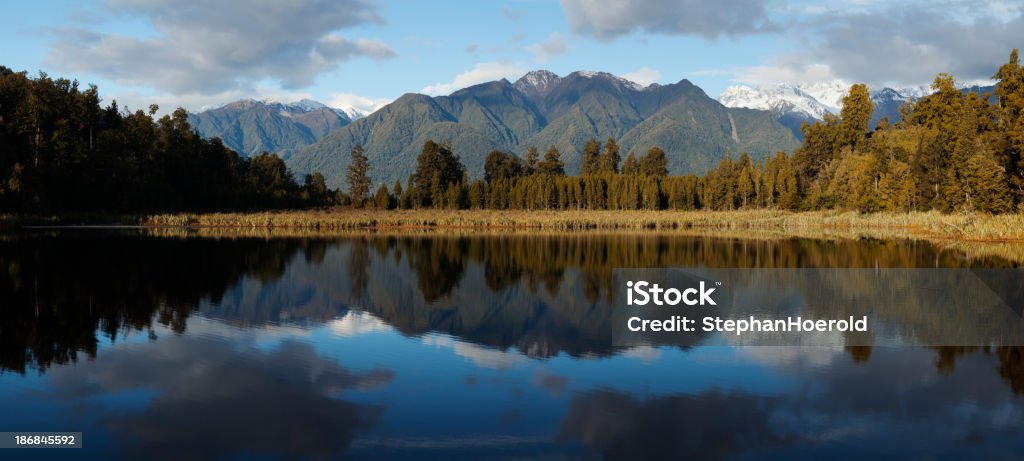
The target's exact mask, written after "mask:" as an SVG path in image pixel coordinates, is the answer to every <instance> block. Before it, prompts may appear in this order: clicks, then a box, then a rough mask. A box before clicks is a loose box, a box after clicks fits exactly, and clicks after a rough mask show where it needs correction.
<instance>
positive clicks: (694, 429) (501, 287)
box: [0, 230, 1024, 460]
mask: <svg viewBox="0 0 1024 461" xmlns="http://www.w3.org/2000/svg"><path fill="white" fill-rule="evenodd" d="M1016 265H1017V264H1016V263H1014V262H1013V261H1008V260H1004V259H1000V258H999V257H994V256H993V257H986V258H971V257H967V256H965V255H963V254H961V253H958V252H956V251H949V250H939V249H937V248H936V247H934V246H932V245H930V244H927V243H922V242H914V241H881V240H840V241H821V240H806V239H789V240H736V239H718V238H712V237H687V236H665V235H653V234H651V235H622V234H610V235H608V234H605V235H594V234H570V235H562V236H558V235H548V236H535V235H534V236H530V235H505V236H501V235H490V236H486V235H484V236H473V235H470V236H459V237H456V236H439V235H429V234H427V235H418V236H416V235H403V236H374V235H364V236H355V237H350V238H331V239H313V238H311V239H299V238H290V239H284V238H281V239H263V238H259V239H257V238H220V239H214V238H200V237H190V238H169V237H157V236H146V235H142V234H141V233H136V232H134V231H100V230H70V231H59V232H51V231H38V232H29V233H23V234H19V235H14V236H7V237H4V238H2V239H0V300H2V301H0V302H2V304H0V306H2V307H0V431H81V432H83V433H84V445H85V447H84V448H83V449H79V450H52V449H51V450H32V451H29V450H0V459H22V458H25V459H87V458H90V459H174V460H178V459H307V458H312V459H337V458H345V459H347V458H358V459H363V458H373V459H423V458H428V459H517V458H542V459H578V458H585V459H707V460H720V459H787V460H788V459H890V458H896V459H906V458H914V459H1021V458H1022V457H1024V348H1021V347H992V348H977V347H955V346H949V347H885V348H880V347H874V348H872V347H846V348H844V347H763V346H754V347H736V346H709V345H702V344H697V345H695V346H692V347H685V348H683V347H633V348H616V347H614V346H613V342H612V338H611V327H610V325H609V322H610V319H611V301H610V300H611V299H612V297H613V289H614V287H613V284H612V271H613V269H615V268H623V267H634V268H658V267H723V268H748V267H764V268H774V267H866V268H874V267H906V268H913V267H1016ZM918 310H920V309H918ZM891 314H892V315H891V318H892V319H894V320H892V321H893V322H897V323H899V322H903V323H906V324H908V325H910V324H913V323H914V322H922V320H921V319H922V318H928V317H927V312H923V313H922V312H916V311H915V312H892V313H891ZM928 322H930V323H936V322H937V323H939V324H942V323H943V322H946V324H942V325H940V326H944V327H951V328H955V327H956V326H957V325H962V324H963V323H964V320H963V319H950V318H945V317H943V318H931V320H928ZM954 322H960V323H954ZM968 322H969V321H968Z"/></svg>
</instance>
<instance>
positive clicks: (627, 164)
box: [622, 151, 640, 175]
mask: <svg viewBox="0 0 1024 461" xmlns="http://www.w3.org/2000/svg"><path fill="white" fill-rule="evenodd" d="M622 174H624V175H636V174H640V163H639V162H637V161H636V155H633V151H630V152H629V155H627V156H626V160H625V161H624V162H622Z"/></svg>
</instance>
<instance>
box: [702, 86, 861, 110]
mask: <svg viewBox="0 0 1024 461" xmlns="http://www.w3.org/2000/svg"><path fill="white" fill-rule="evenodd" d="M829 90H831V88H828V87H813V88H810V91H813V92H815V93H818V94H819V95H821V96H822V97H828V98H829V99H832V98H831V96H832V94H830V93H831V92H830V91H829ZM840 99H841V97H840ZM718 101H719V102H721V103H722V105H724V106H726V107H746V108H749V109H760V110H768V111H772V112H773V113H775V114H776V115H784V114H789V113H799V114H801V115H805V116H807V117H811V118H815V119H822V118H824V117H825V114H827V113H837V112H838V109H837V107H836V106H834V105H831V104H826V103H823V102H821V101H820V100H819V99H818V98H816V97H815V96H814V95H813V94H811V93H810V92H808V86H807V85H789V84H785V83H783V84H779V85H776V86H771V87H749V86H730V87H729V88H726V89H725V91H724V92H722V94H721V95H720V96H719V97H718Z"/></svg>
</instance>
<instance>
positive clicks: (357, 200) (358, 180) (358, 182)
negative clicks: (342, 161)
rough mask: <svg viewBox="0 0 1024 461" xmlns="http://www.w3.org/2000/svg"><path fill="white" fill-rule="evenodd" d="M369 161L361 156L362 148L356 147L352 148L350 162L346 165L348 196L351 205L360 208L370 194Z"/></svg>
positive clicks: (364, 156)
mask: <svg viewBox="0 0 1024 461" xmlns="http://www.w3.org/2000/svg"><path fill="white" fill-rule="evenodd" d="M369 171H370V161H369V159H367V158H366V155H364V154H363V146H360V145H356V146H355V147H353V148H352V160H351V162H350V163H349V165H348V177H347V178H346V181H347V182H348V195H349V197H350V198H351V199H352V203H353V205H355V206H356V207H362V206H363V203H364V202H365V201H366V197H367V195H368V194H369V193H370V176H369V175H368V174H367V173H368V172H369Z"/></svg>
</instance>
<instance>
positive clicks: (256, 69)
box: [46, 0, 395, 95]
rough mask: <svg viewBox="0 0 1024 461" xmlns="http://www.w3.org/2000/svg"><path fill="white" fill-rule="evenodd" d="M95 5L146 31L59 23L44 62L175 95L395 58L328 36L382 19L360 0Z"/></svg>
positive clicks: (299, 84)
mask: <svg viewBox="0 0 1024 461" xmlns="http://www.w3.org/2000/svg"><path fill="white" fill-rule="evenodd" d="M100 12H101V13H103V14H105V15H106V16H123V17H128V18H129V19H131V20H140V21H143V22H148V23H150V24H151V25H152V27H153V29H154V31H155V32H156V34H155V35H154V36H152V37H134V36H126V35H116V34H108V33H105V32H96V31H90V30H83V29H70V30H63V31H59V32H58V34H57V37H56V38H57V40H56V43H55V45H54V46H53V48H51V49H50V52H49V55H48V56H47V58H46V64H47V65H48V66H51V67H54V68H56V69H57V70H60V71H68V72H82V71H84V72H94V73H96V74H99V75H102V76H105V77H108V78H111V79H113V80H115V81H117V82H118V83H122V84H129V85H140V86H147V87H152V88H156V89H159V90H163V91H167V92H170V93H173V94H176V95H182V94H190V93H195V94H207V95H212V94H218V93H222V92H226V91H230V90H233V89H248V88H250V87H252V86H254V85H257V84H258V83H260V82H264V81H265V80H267V79H270V80H273V81H276V82H278V83H280V85H281V86H282V87H284V88H286V89H297V88H303V87H306V86H309V85H310V84H312V83H313V81H314V79H315V78H316V77H317V76H318V75H320V74H321V73H324V72H327V71H331V70H333V69H335V68H337V67H338V65H339V64H340V63H341V62H342V61H345V60H348V59H352V58H354V57H359V56H362V57H368V58H371V59H389V58H392V57H394V56H395V53H394V51H392V50H391V48H390V47H388V45H386V44H384V43H382V42H379V41H375V40H366V39H349V38H346V37H342V36H340V35H338V34H337V31H338V30H340V29H345V28H352V27H355V26H359V25H365V24H379V23H383V19H382V18H381V17H380V15H378V14H377V11H376V9H375V7H373V6H372V5H371V4H370V3H367V2H365V1H363V0H341V1H336V2H324V1H321V0H296V1H292V2H278V1H275V0H248V1H244V2H242V1H239V2H202V1H199V0H188V1H186V0H146V1H143V0H111V1H109V2H107V3H105V4H104V5H103V6H102V7H101V9H100Z"/></svg>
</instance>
